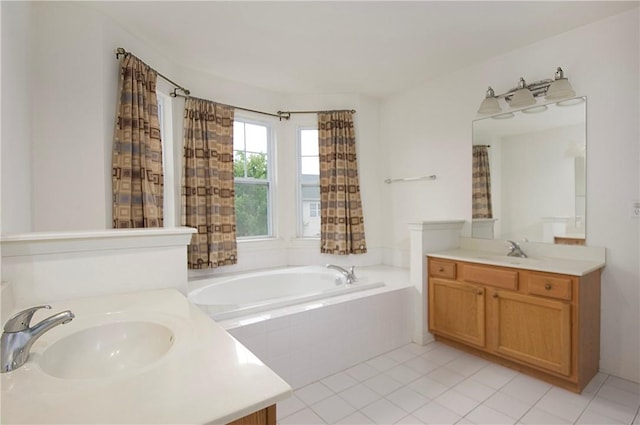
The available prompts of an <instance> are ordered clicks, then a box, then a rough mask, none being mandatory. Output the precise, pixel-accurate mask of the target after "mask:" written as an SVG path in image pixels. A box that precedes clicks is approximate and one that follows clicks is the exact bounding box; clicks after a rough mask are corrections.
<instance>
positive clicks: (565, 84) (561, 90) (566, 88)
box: [545, 78, 576, 100]
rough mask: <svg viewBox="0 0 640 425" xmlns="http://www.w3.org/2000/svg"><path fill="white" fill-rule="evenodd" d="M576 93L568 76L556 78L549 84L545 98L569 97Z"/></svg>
mask: <svg viewBox="0 0 640 425" xmlns="http://www.w3.org/2000/svg"><path fill="white" fill-rule="evenodd" d="M575 95H576V92H575V91H573V87H571V84H569V80H568V79H566V78H560V79H558V80H555V81H554V82H553V83H551V85H550V86H549V90H547V95H546V96H545V99H548V100H559V99H565V98H567V97H573V96H575Z"/></svg>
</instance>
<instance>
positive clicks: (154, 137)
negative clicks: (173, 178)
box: [112, 54, 164, 228]
mask: <svg viewBox="0 0 640 425" xmlns="http://www.w3.org/2000/svg"><path fill="white" fill-rule="evenodd" d="M156 80H157V73H156V72H155V71H154V70H153V69H151V68H150V67H149V66H148V65H146V64H145V63H144V62H142V61H141V60H140V59H138V58H136V57H135V56H133V55H131V54H128V55H126V56H125V58H124V59H123V61H122V65H121V70H120V91H119V101H118V107H117V108H118V109H117V119H116V129H115V136H114V143H113V155H112V188H113V227H114V228H133V227H162V224H163V222H162V205H163V184H164V183H163V172H162V142H161V140H160V124H159V121H158V98H157V96H156Z"/></svg>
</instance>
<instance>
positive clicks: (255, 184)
mask: <svg viewBox="0 0 640 425" xmlns="http://www.w3.org/2000/svg"><path fill="white" fill-rule="evenodd" d="M270 146H271V127H270V126H269V125H268V124H265V123H260V122H256V121H249V120H245V119H242V118H238V117H236V119H235V121H234V123H233V160H234V164H233V176H234V178H235V180H234V181H235V204H236V226H237V228H236V232H237V237H238V238H239V239H240V238H255V237H268V236H271V235H272V233H271V227H272V226H271V201H270V200H271V193H270V192H271V188H272V183H271V181H272V177H271V175H272V174H273V173H272V172H271V164H270V161H271V158H270V156H269V154H270Z"/></svg>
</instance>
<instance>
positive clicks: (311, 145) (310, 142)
mask: <svg viewBox="0 0 640 425" xmlns="http://www.w3.org/2000/svg"><path fill="white" fill-rule="evenodd" d="M300 153H301V155H302V156H313V155H315V156H318V130H300Z"/></svg>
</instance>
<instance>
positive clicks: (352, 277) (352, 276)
mask: <svg viewBox="0 0 640 425" xmlns="http://www.w3.org/2000/svg"><path fill="white" fill-rule="evenodd" d="M327 268H328V269H333V270H337V271H339V272H340V273H342V274H343V275H344V277H345V278H346V279H347V285H351V284H352V283H353V282H355V281H356V267H355V266H351V267H350V268H349V270H347V269H345V268H342V267H340V266H337V265H335V264H327Z"/></svg>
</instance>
